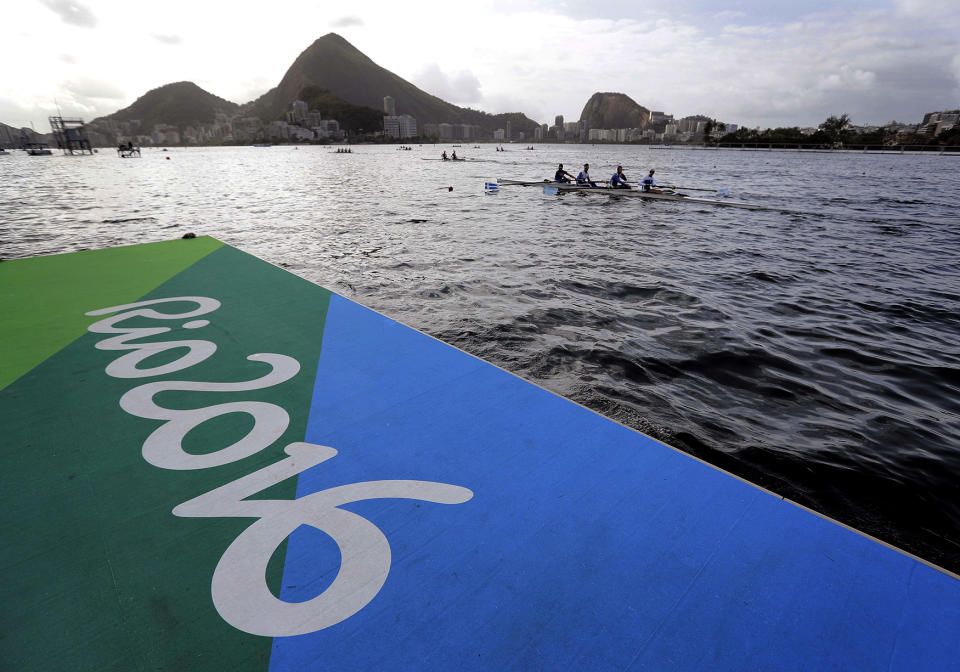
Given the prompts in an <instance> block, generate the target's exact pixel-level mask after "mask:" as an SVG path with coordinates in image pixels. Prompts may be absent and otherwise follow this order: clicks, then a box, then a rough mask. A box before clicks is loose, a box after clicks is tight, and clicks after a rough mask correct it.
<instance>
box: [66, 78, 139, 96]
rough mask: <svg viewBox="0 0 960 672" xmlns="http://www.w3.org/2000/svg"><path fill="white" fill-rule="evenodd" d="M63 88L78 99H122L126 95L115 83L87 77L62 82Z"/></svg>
mask: <svg viewBox="0 0 960 672" xmlns="http://www.w3.org/2000/svg"><path fill="white" fill-rule="evenodd" d="M63 88H64V89H65V90H66V91H69V92H70V93H71V94H73V96H74V97H75V98H76V99H77V100H78V101H84V100H89V99H97V100H123V99H124V98H125V96H126V94H124V92H123V89H121V88H120V87H118V86H116V85H115V84H111V83H110V82H105V81H102V80H99V79H90V78H87V77H81V78H80V79H76V80H70V81H67V82H64V84H63Z"/></svg>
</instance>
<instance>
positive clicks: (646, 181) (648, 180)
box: [640, 175, 657, 191]
mask: <svg viewBox="0 0 960 672" xmlns="http://www.w3.org/2000/svg"><path fill="white" fill-rule="evenodd" d="M656 183H657V181H656V180H654V179H653V178H652V177H650V176H649V175H647V176H646V177H645V178H643V179H642V180H640V189H641V191H650V187H653V186H654V185H656Z"/></svg>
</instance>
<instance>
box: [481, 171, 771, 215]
mask: <svg viewBox="0 0 960 672" xmlns="http://www.w3.org/2000/svg"><path fill="white" fill-rule="evenodd" d="M497 184H498V185H500V186H504V187H506V186H510V187H543V193H545V194H548V195H551V196H552V195H555V194H560V193H567V192H577V193H580V192H582V193H585V194H608V195H610V196H635V197H639V198H645V199H649V200H653V201H684V202H688V203H699V204H700V205H723V206H726V207H728V208H742V209H744V210H778V209H779V208H769V207H766V206H763V205H756V204H754V203H744V202H743V201H729V200H722V201H721V200H717V199H712V198H700V197H698V196H687V195H686V194H681V193H677V192H664V193H657V192H653V191H640V190H639V189H635V188H633V187H630V188H629V189H621V188H614V187H611V186H608V185H597V186H596V187H591V186H588V185H586V184H574V183H571V182H551V181H549V180H540V181H539V182H535V181H524V180H508V179H504V178H497Z"/></svg>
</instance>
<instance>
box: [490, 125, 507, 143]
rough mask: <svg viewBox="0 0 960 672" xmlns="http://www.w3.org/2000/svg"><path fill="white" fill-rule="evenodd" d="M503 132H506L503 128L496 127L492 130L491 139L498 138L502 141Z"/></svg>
mask: <svg viewBox="0 0 960 672" xmlns="http://www.w3.org/2000/svg"><path fill="white" fill-rule="evenodd" d="M505 133H506V132H505V131H504V129H502V128H498V129H497V130H495V131H494V132H493V139H494V140H500V141H501V142H502V141H503V136H504V135H505Z"/></svg>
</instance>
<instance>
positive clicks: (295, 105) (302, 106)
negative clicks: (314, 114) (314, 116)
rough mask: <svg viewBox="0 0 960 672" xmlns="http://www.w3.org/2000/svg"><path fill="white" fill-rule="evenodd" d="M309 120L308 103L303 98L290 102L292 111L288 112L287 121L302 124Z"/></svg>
mask: <svg viewBox="0 0 960 672" xmlns="http://www.w3.org/2000/svg"><path fill="white" fill-rule="evenodd" d="M306 120H307V104H306V103H305V102H304V101H302V100H295V101H293V102H292V103H290V111H289V112H287V121H288V122H290V123H291V124H302V123H303V122H304V121H306Z"/></svg>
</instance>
